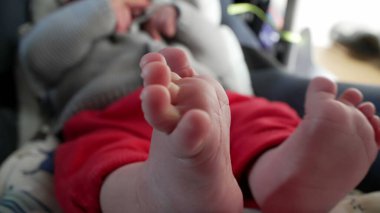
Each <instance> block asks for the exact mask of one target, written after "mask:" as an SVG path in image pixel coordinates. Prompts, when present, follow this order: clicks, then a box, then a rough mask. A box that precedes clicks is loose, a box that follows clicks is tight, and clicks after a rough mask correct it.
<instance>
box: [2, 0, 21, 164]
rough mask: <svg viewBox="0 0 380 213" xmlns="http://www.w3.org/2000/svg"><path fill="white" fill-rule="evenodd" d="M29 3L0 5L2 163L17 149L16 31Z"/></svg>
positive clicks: (6, 0)
mask: <svg viewBox="0 0 380 213" xmlns="http://www.w3.org/2000/svg"><path fill="white" fill-rule="evenodd" d="M26 2H27V0H1V1H0V26H1V29H0V97H1V98H0V162H2V161H3V160H4V158H5V157H6V156H7V155H8V154H9V153H10V152H11V151H13V150H14V149H15V148H16V146H17V131H16V130H17V129H16V126H17V125H16V123H17V116H16V111H17V101H16V100H17V98H16V89H15V88H16V87H15V80H14V73H15V72H14V70H15V66H14V65H15V64H16V58H17V57H16V52H17V43H18V42H17V41H18V36H17V30H18V27H19V26H20V25H21V24H22V23H24V22H25V20H26V19H27V12H26V11H27V7H26Z"/></svg>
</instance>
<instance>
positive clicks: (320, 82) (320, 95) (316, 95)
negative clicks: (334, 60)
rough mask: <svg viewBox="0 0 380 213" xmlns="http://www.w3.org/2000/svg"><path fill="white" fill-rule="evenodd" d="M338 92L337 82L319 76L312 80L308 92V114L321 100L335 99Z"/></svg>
mask: <svg viewBox="0 0 380 213" xmlns="http://www.w3.org/2000/svg"><path fill="white" fill-rule="evenodd" d="M336 93H337V88H336V84H335V83H333V82H332V81H330V80H329V79H327V78H323V77H317V78H314V79H313V80H311V82H310V84H309V86H308V88H307V92H306V100H305V111H306V114H308V111H309V110H310V109H313V108H314V106H315V105H318V104H319V103H320V102H321V100H328V99H335V98H336Z"/></svg>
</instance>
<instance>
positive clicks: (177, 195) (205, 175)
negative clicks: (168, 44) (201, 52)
mask: <svg viewBox="0 0 380 213" xmlns="http://www.w3.org/2000/svg"><path fill="white" fill-rule="evenodd" d="M140 66H141V68H142V73H141V76H142V77H143V79H144V89H143V91H142V93H141V100H142V108H143V112H144V116H145V119H146V120H147V121H148V122H149V124H150V125H151V126H152V127H153V129H154V130H153V135H152V140H151V147H150V153H149V158H148V160H147V161H146V162H141V163H134V164H130V165H126V166H124V167H122V168H119V169H118V170H116V171H114V172H113V173H112V174H111V175H110V176H109V177H108V178H107V180H106V181H105V183H104V184H103V187H102V192H101V206H102V210H103V211H104V212H119V211H120V212H124V211H125V210H126V209H128V211H131V212H241V211H242V208H243V201H242V193H241V191H240V189H239V186H238V184H237V182H236V180H235V178H234V176H233V174H232V168H231V161H230V154H229V127H230V110H229V105H228V99H227V96H226V94H225V92H224V90H223V88H222V87H221V86H220V85H219V84H218V83H217V82H216V81H215V80H213V79H211V78H209V77H206V76H198V75H195V72H194V71H193V70H192V69H191V67H190V66H189V62H188V61H187V59H186V56H185V54H184V52H182V51H180V50H178V49H173V48H168V49H164V50H163V51H161V53H149V54H147V55H145V56H144V57H143V58H142V59H141V62H140Z"/></svg>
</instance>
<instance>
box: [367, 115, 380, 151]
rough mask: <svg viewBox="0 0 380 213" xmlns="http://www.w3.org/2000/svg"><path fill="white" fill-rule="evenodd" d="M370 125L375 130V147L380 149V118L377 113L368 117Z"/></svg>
mask: <svg viewBox="0 0 380 213" xmlns="http://www.w3.org/2000/svg"><path fill="white" fill-rule="evenodd" d="M368 120H369V122H370V123H371V125H372V128H373V130H374V132H375V139H376V143H377V147H378V148H379V149H380V118H379V116H377V115H374V116H372V117H371V118H369V119H368Z"/></svg>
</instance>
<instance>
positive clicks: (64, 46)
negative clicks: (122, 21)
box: [19, 0, 236, 126]
mask: <svg viewBox="0 0 380 213" xmlns="http://www.w3.org/2000/svg"><path fill="white" fill-rule="evenodd" d="M174 4H175V6H176V7H177V9H178V11H179V14H180V15H179V19H178V22H177V34H176V36H175V38H174V39H173V40H172V41H170V42H157V41H154V40H152V39H151V38H150V36H149V35H148V34H147V33H146V32H143V31H141V30H139V29H138V28H134V29H132V30H131V31H130V32H128V34H125V35H122V36H120V35H119V36H115V33H114V27H115V22H116V20H115V17H114V16H113V13H112V11H111V8H110V5H109V0H82V1H77V2H73V3H70V4H68V5H66V6H64V7H62V8H60V9H59V10H57V11H55V12H53V13H52V14H50V15H48V16H46V17H45V18H43V19H42V20H41V21H39V22H38V23H37V24H36V25H35V26H34V28H33V29H32V30H31V31H30V32H29V33H28V34H27V35H26V36H25V37H24V38H23V39H22V41H21V47H20V54H19V55H20V62H21V66H22V70H23V71H24V74H25V75H26V76H27V78H28V79H29V81H30V86H31V87H32V89H33V91H34V92H35V93H36V94H37V96H38V97H39V98H40V99H41V100H42V101H43V102H44V103H45V104H46V105H45V106H44V107H48V108H49V110H53V111H54V116H55V117H59V122H58V126H60V125H61V124H62V123H63V122H64V121H65V120H66V119H67V118H69V117H70V116H71V115H72V114H73V113H75V112H77V111H79V110H82V109H88V108H99V107H104V106H106V105H107V104H109V103H111V102H112V101H114V100H116V99H118V98H120V96H122V95H125V94H128V93H129V92H131V91H133V90H135V89H136V88H137V87H139V86H140V85H141V80H140V77H139V76H140V70H139V67H138V64H139V59H140V58H141V56H143V55H144V54H145V53H147V52H150V51H158V50H160V49H162V48H164V47H165V46H178V47H182V48H184V49H185V50H187V52H188V53H189V55H190V58H191V60H192V64H193V66H194V67H195V69H196V70H197V71H198V72H199V73H201V74H209V75H213V76H215V77H216V78H218V79H219V81H220V82H221V83H222V85H223V86H224V87H225V88H227V89H232V90H233V89H234V84H235V83H236V82H233V78H230V77H229V70H230V68H231V66H232V65H231V64H228V60H225V58H226V57H227V56H228V55H227V54H226V53H227V51H228V49H227V47H226V45H225V44H224V43H223V38H222V36H221V35H220V32H219V26H216V25H215V24H211V23H209V22H208V20H207V19H206V18H205V17H203V16H202V14H199V12H198V10H197V8H196V7H195V6H194V5H192V4H190V3H188V2H187V1H185V0H177V1H175V3H174ZM211 70H212V72H211Z"/></svg>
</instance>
